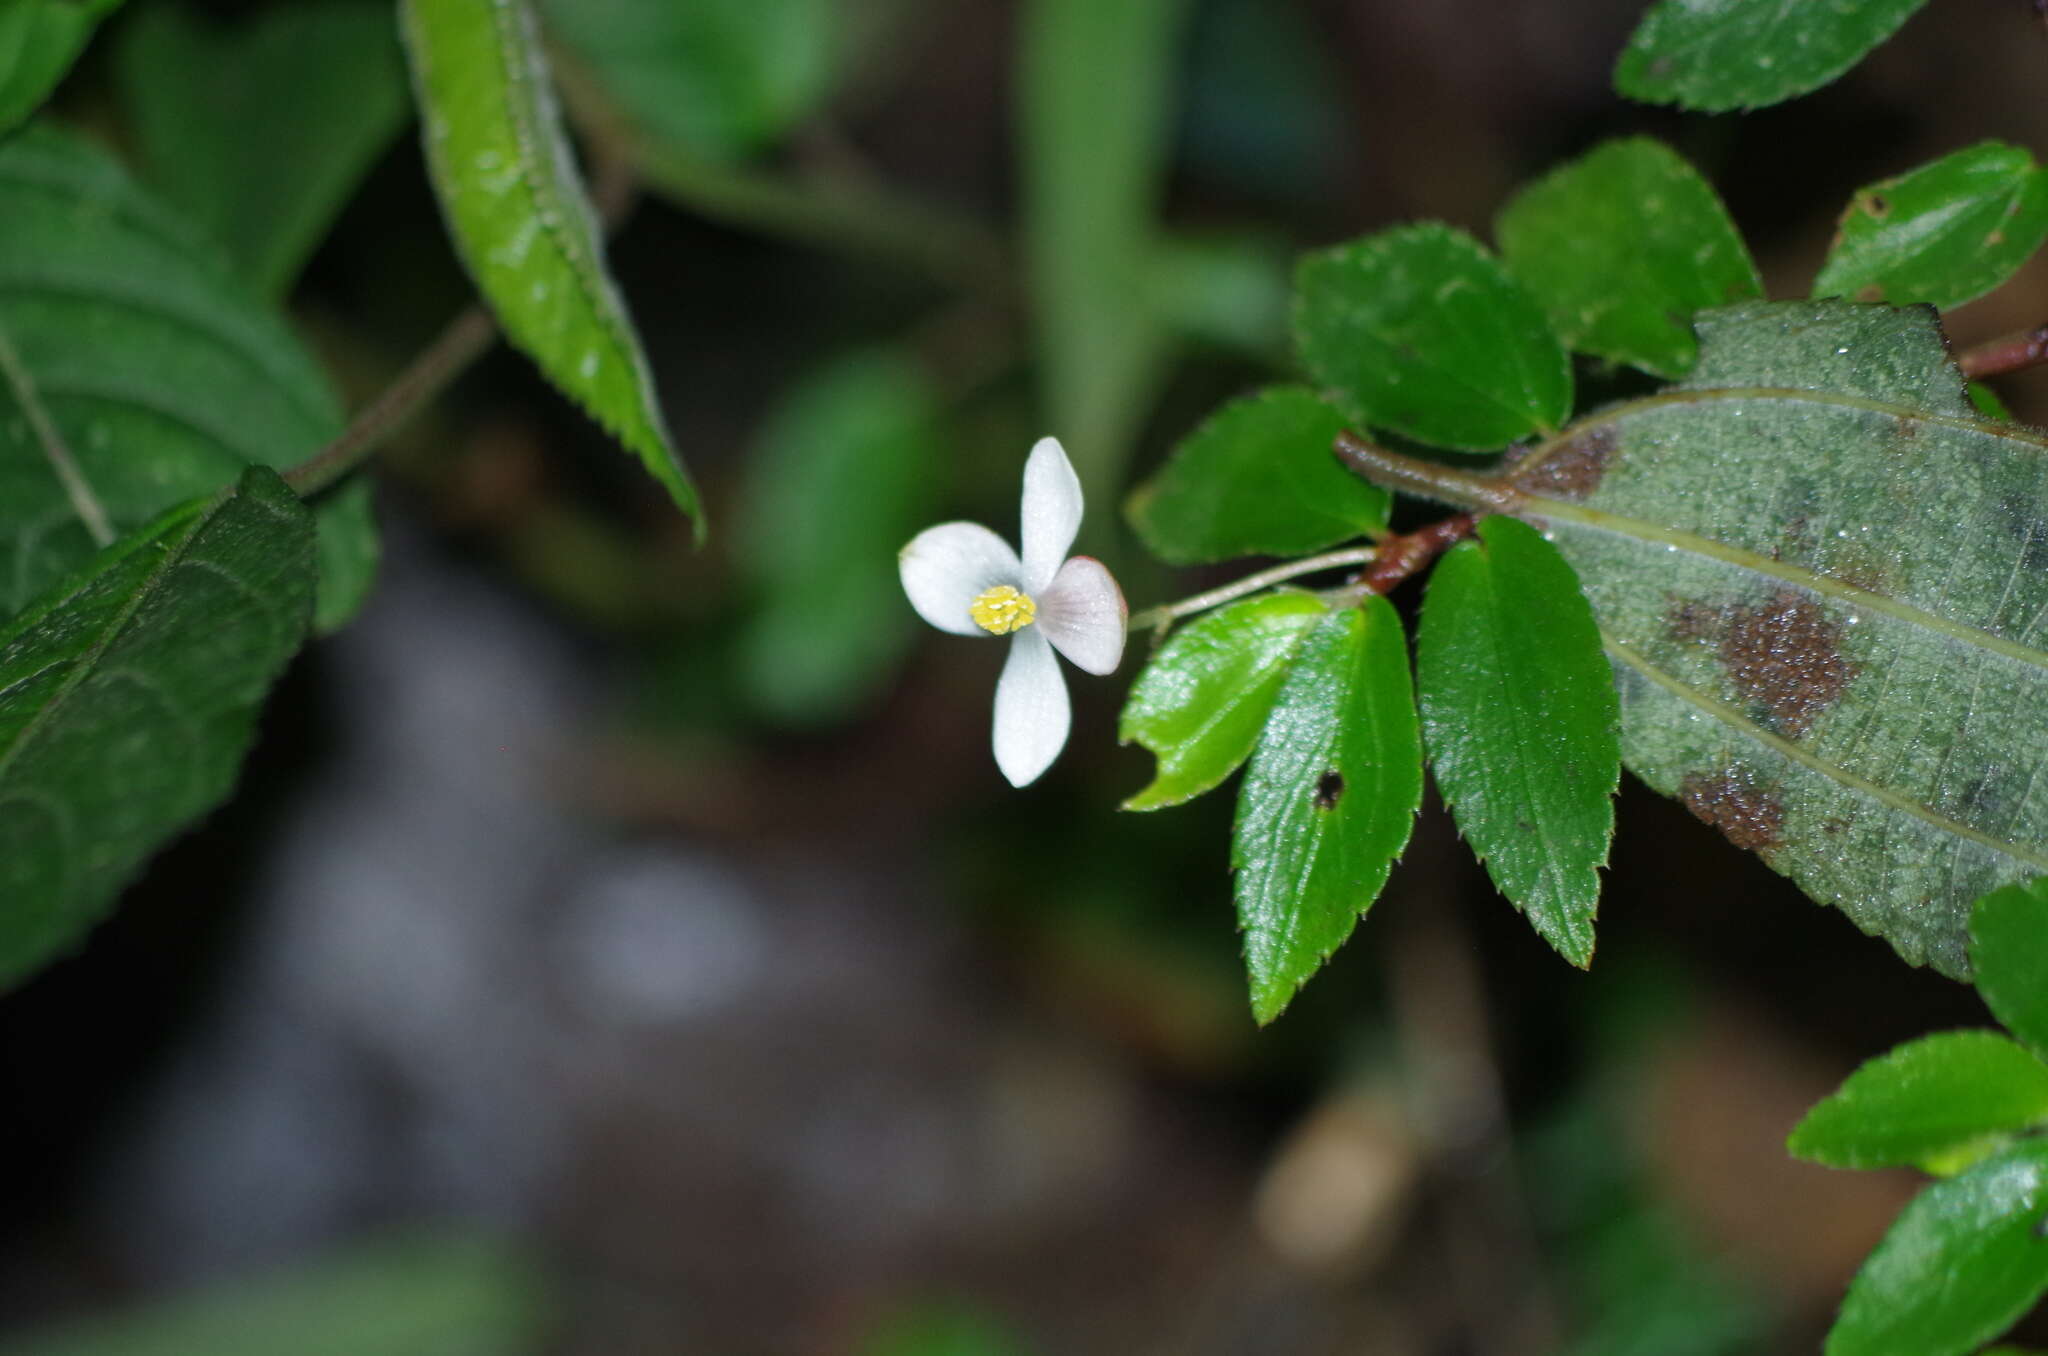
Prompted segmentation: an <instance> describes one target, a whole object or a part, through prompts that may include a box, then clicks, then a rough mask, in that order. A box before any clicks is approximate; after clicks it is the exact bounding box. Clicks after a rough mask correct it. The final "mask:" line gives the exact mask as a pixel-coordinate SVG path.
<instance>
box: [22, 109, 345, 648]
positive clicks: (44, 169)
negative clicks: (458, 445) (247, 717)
mask: <svg viewBox="0 0 2048 1356" xmlns="http://www.w3.org/2000/svg"><path fill="white" fill-rule="evenodd" d="M340 431H341V416H340V412H339V410H338V409H337V408H336V405H335V401H334V397H333V395H332V394H331V393H330V392H329V390H328V388H327V383H326V380H325V378H324V377H323V376H322V375H321V373H320V370H319V368H318V367H317V366H316V365H315V364H314V362H313V360H312V358H311V357H310V356H309V355H308V354H307V353H306V351H305V349H304V348H303V346H301V345H300V343H299V342H298V340H297V339H296V338H295V337H294V336H293V334H292V332H291V330H290V329H289V328H287V327H286V325H285V324H284V322H283V321H282V320H281V319H280V318H279V317H278V316H277V315H276V314H274V313H273V312H272V311H270V310H269V309H267V308H265V307H263V306H261V305H259V304H257V303H256V302H255V301H253V300H252V299H251V298H250V296H249V294H248V292H247V290H246V288H244V287H243V286H242V285H241V284H240V283H239V281H238V280H237V279H235V278H234V277H232V276H231V274H230V273H229V270H228V268H227V266H226V263H225V262H224V261H223V260H222V259H221V258H220V257H219V255H218V253H217V252H216V250H215V249H214V248H213V247H212V245H211V244H210V243H209V242H207V241H206V240H204V239H203V238H202V237H201V236H200V235H199V233H198V232H197V231H196V230H194V229H193V228H192V227H191V226H190V225H189V224H188V223H186V222H185V221H183V220H182V219H181V218H179V217H178V216H176V215H175V214H174V213H172V212H171V211H169V210H168V209H166V208H165V207H163V206H162V205H161V204H159V203H158V202H157V201H156V200H155V199H154V198H152V197H151V196H150V195H148V194H146V193H144V192H143V191H142V190H141V189H140V188H138V187H137V186H136V185H135V184H134V183H133V182H132V181H131V180H129V178H128V177H127V176H126V175H125V174H123V173H122V171H121V170H120V169H119V168H118V167H117V166H116V165H115V164H114V163H113V161H111V160H109V159H108V158H107V157H106V155H105V154H104V153H103V152H101V151H99V150H98V149H96V148H94V147H92V146H91V145H89V144H88V143H86V142H84V141H83V140H80V139H79V138H77V137H74V136H71V135H69V134H66V133H61V132H58V131H57V130H55V129H54V128H51V127H48V126H36V127H31V128H28V129H27V130H25V131H23V132H22V133H20V134H19V135H17V136H15V137H13V138H12V139H10V140H9V141H8V142H7V143H6V144H5V145H4V146H0V547H4V549H5V555H6V559H7V561H8V566H7V568H6V569H5V570H4V571H0V613H5V614H11V613H13V612H14V611H16V610H17V609H19V608H20V607H21V606H22V605H23V604H24V603H25V602H27V601H28V599H29V598H31V597H33V596H34V595H36V594H38V593H40V592H42V591H43V590H44V589H46V588H48V587H49V586H50V585H51V584H53V583H55V582H56V581H57V580H58V579H60V578H62V577H63V576H64V575H65V574H67V573H69V572H70V571H71V570H73V569H75V568H76V567H77V566H78V565H80V564H81V563H82V562H84V561H85V560H86V559H87V558H88V557H89V556H91V555H92V553H93V551H94V550H95V549H96V548H97V546H98V545H101V544H104V542H105V541H110V540H112V539H113V537H114V536H117V535H119V534H120V533H123V532H127V531H129V530H130V529H133V528H136V527H139V526H141V525H142V524H144V523H147V522H148V521H150V520H151V519H152V518H154V517H155V516H156V515H157V514H159V513H162V512H163V511H164V510H166V509H168V508H170V507H171V506H172V505H174V504H177V503H180V502H181V501H183V500H186V499H189V498H191V497H193V496H194V495H199V494H206V493H210V492H211V491H213V490H217V489H219V488H221V487H222V486H224V485H228V484H231V483H233V481H234V480H235V477H236V476H237V475H239V474H240V473H241V471H242V468H243V467H245V466H247V465H250V464H251V463H258V464H262V465H268V466H280V467H282V466H289V465H291V464H292V463H294V462H297V461H299V460H301V459H303V458H304V457H307V456H309V455H311V454H312V453H313V452H314V451H316V450H317V449H318V448H319V447H320V445H321V444H323V443H325V442H326V441H327V440H328V439H330V438H332V437H333V436H334V435H335V434H337V433H339V432H340ZM67 481H68V482H69V485H68V487H67ZM317 516H318V519H319V523H320V547H319V550H320V594H319V608H318V612H317V614H316V625H318V626H319V628H320V629H321V630H323V631H324V630H331V629H333V628H334V627H336V626H339V625H341V624H342V623H343V622H345V621H347V620H348V618H349V617H350V616H352V615H354V613H355V610H356V609H357V607H359V606H360V605H361V603H362V600H363V597H364V595H365V594H366V593H367V592H368V589H369V584H370V577H371V574H372V572H373V570H374V568H375V564H376V559H377V536H376V530H375V528H374V527H373V526H372V524H371V521H370V513H369V487H368V485H367V483H365V482H362V481H358V482H357V483H356V484H354V485H350V486H346V487H344V488H342V489H341V490H340V491H338V492H337V493H335V494H332V495H328V496H326V497H325V498H323V500H322V501H321V504H320V508H319V511H318V514H317ZM101 520H103V521H104V527H103V528H102V527H100V526H99V524H100V522H101Z"/></svg>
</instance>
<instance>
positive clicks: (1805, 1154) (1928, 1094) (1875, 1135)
mask: <svg viewBox="0 0 2048 1356" xmlns="http://www.w3.org/2000/svg"><path fill="white" fill-rule="evenodd" d="M2043 1122H2048V1065H2043V1064H2042V1063H2041V1061H2040V1060H2038V1059H2036V1058H2034V1056H2033V1055H2031V1054H2029V1053H2027V1051H2026V1050H2024V1049H2022V1048H2021V1047H2020V1046H2018V1045H2015V1044H2014V1043H2013V1042H2012V1041H2010V1040H2008V1039H2006V1038H2005V1037H2004V1036H2002V1035H2000V1034H1998V1033H1997V1032H1996V1031H1944V1032H1940V1033H1937V1034H1935V1035H1932V1036H1923V1037H1922V1038H1920V1039H1919V1040H1916V1041H1909V1042H1907V1043H1906V1044H1904V1045H1901V1046H1899V1047H1898V1048H1897V1049H1895V1050H1892V1051H1891V1052H1889V1053H1887V1054H1884V1055H1880V1056H1879V1057H1878V1058H1876V1059H1873V1060H1871V1061H1870V1062H1869V1063H1867V1064H1865V1065H1864V1066H1863V1067H1862V1068H1860V1069H1858V1070H1856V1072H1855V1073H1853V1074H1850V1075H1849V1078H1848V1080H1847V1081H1846V1082H1844V1083H1843V1084H1842V1086H1841V1088H1840V1090H1838V1091H1837V1092H1835V1093H1834V1095H1832V1096H1830V1097H1829V1098H1827V1099H1826V1100H1825V1101H1822V1102H1820V1103H1819V1104H1818V1105H1816V1106H1815V1107H1814V1108H1813V1110H1811V1111H1809V1112H1807V1113H1806V1118H1805V1119H1804V1120H1802V1121H1800V1122H1799V1125H1798V1128H1797V1129H1795V1130H1793V1132H1792V1135H1791V1138H1789V1139H1787V1140H1786V1141H1785V1148H1786V1151H1787V1152H1789V1153H1791V1154H1793V1155H1794V1156H1795V1157H1798V1158H1804V1159H1806V1160H1808V1161H1809V1162H1813V1163H1824V1164H1826V1165H1827V1166H1828V1167H1831V1168H1893V1167H1921V1168H1926V1169H1927V1170H1928V1171H1930V1172H1932V1171H1942V1170H1945V1169H1952V1168H1953V1167H1957V1166H1966V1164H1963V1163H1959V1162H1957V1160H1958V1159H1959V1158H1968V1157H1970V1156H1972V1155H1981V1154H1982V1153H1983V1152H1984V1151H1985V1150H1986V1149H1989V1148H1995V1147H1997V1146H1998V1145H1999V1143H2000V1141H2002V1140H2004V1139H2006V1138H2009V1137H2010V1136H2012V1135H2013V1134H2016V1133H2017V1132H2019V1131H2022V1130H2026V1129H2028V1128H2030V1127H2032V1126H2036V1125H2039V1124H2042V1123H2043Z"/></svg>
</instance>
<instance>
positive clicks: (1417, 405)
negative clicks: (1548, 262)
mask: <svg viewBox="0 0 2048 1356" xmlns="http://www.w3.org/2000/svg"><path fill="white" fill-rule="evenodd" d="M1294 338H1295V344H1296V346H1297V347H1298V348H1299V349H1300V350H1301V358H1302V362H1303V363H1304V364H1306V365H1307V367H1308V370H1309V373H1310V374H1311V375H1312V376H1314V377H1315V379H1316V381H1317V383H1318V384H1319V385H1321V386H1322V387H1323V388H1324V390H1325V393H1326V394H1327V395H1328V396H1329V398H1330V400H1331V402H1332V403H1334V404H1335V405H1336V406H1337V408H1338V409H1340V410H1342V411H1343V412H1344V413H1345V414H1346V415H1348V416H1350V418H1351V419H1352V420H1353V421H1354V422H1356V423H1359V424H1373V425H1377V426H1378V427H1381V428H1387V429H1392V430H1394V431H1395V432H1397V433H1404V434H1406V435H1407V436H1409V437H1411V438H1414V439H1416V440H1418V441H1420V442H1425V443H1430V444H1433V445H1434V446H1437V447H1459V448H1471V449H1477V450H1480V451H1487V450H1491V449H1493V448H1497V447H1504V446H1506V445H1507V444H1508V443H1511V442H1513V441H1514V440H1515V439H1517V438H1524V437H1527V436H1528V435H1529V434H1532V433H1540V432H1545V431H1547V430H1550V429H1554V428H1556V427H1557V426H1558V425H1559V424H1561V423H1563V422H1564V420H1565V417H1566V416H1567V415H1569V414H1570V413H1571V408H1572V366H1571V358H1570V355H1568V354H1567V353H1566V352H1565V350H1564V347H1563V345H1561V344H1560V343H1558V341H1557V336H1556V335H1554V334H1552V333H1551V330H1550V325H1549V322H1548V321H1546V320H1545V319H1544V317H1543V311H1542V309H1541V308H1539V307H1538V306H1537V305H1536V303H1535V301H1534V300H1532V299H1531V298H1530V296H1529V294H1528V293H1526V292H1524V291H1523V290H1522V286H1521V284H1519V283H1517V282H1516V281H1515V280H1514V279H1513V278H1511V277H1509V276H1508V274H1507V270H1505V269H1503V268H1502V267H1501V266H1500V262H1499V261H1498V260H1496V259H1495V258H1494V257H1493V256H1492V255H1491V254H1488V253H1487V252H1486V250H1485V248H1484V247H1483V246H1481V245H1480V244H1479V242H1478V241H1476V240H1474V239H1472V237H1470V236H1468V235H1466V234H1465V233H1464V232H1462V231H1456V230H1453V229H1451V228H1450V227H1448V226H1440V225H1434V224H1427V223H1425V224H1423V225H1419V226H1404V227H1400V228H1398V229H1396V230H1391V231H1383V232H1381V233H1380V234H1379V235H1374V236H1367V237H1365V238H1364V239H1361V240H1354V241H1352V242H1351V243H1350V244H1347V245H1339V246H1336V247H1335V248H1333V249H1327V250H1323V251H1322V252H1320V253H1317V254H1311V255H1308V256H1306V257H1304V258H1303V259H1302V261H1301V266H1300V268H1299V269H1298V270H1297V271H1296V273H1295V280H1294Z"/></svg>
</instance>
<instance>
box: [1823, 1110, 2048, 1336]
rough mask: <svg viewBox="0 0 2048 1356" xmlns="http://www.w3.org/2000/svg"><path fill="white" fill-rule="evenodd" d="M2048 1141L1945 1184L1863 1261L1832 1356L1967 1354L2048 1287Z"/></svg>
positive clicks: (1903, 1215) (1905, 1214)
mask: <svg viewBox="0 0 2048 1356" xmlns="http://www.w3.org/2000/svg"><path fill="white" fill-rule="evenodd" d="M2044 1213H2048V1140H2038V1139H2036V1140H2029V1141H2027V1142H2025V1143H2022V1144H2017V1145H2014V1146H2013V1147H2012V1148H2010V1149H2007V1150H2006V1151H2005V1152H2004V1153H2001V1154H1999V1155H1998V1156H1997V1157H1995V1158H1990V1159H1986V1160H1985V1161H1984V1162H1982V1163H1979V1164H1978V1165H1977V1166H1976V1167H1974V1168H1972V1169H1970V1170H1969V1171H1968V1172H1966V1173H1963V1174H1962V1175H1960V1176H1957V1177H1951V1178H1948V1179H1947V1180H1945V1181H1940V1182H1936V1183H1935V1184H1934V1185H1933V1186H1930V1187H1928V1188H1927V1190H1925V1191H1923V1192H1921V1193H1920V1194H1919V1195H1918V1196H1917V1197H1915V1198H1914V1200H1913V1203H1912V1204H1911V1205H1908V1206H1907V1207H1906V1208H1905V1209H1904V1210H1903V1211H1901V1212H1900V1214H1899V1217H1898V1219H1897V1220H1895V1221H1894V1222H1893V1223H1892V1227H1891V1230H1890V1232H1888V1233H1887V1234H1886V1235H1885V1236H1884V1242H1882V1243H1880V1244H1878V1245H1877V1250H1876V1251H1875V1252H1873V1253H1871V1254H1870V1256H1869V1258H1868V1259H1866V1260H1865V1261H1864V1263H1863V1269H1862V1270H1860V1271H1858V1272H1857V1273H1856V1279H1855V1280H1854V1281H1853V1282H1851V1284H1850V1286H1849V1295H1848V1298H1847V1299H1845V1300H1843V1302H1842V1313H1841V1316H1840V1317H1839V1318H1838V1319H1836V1320H1835V1326H1834V1328H1833V1330H1832V1331H1830V1332H1829V1333H1828V1340H1827V1348H1826V1351H1827V1356H1893V1353H1897V1352H1911V1353H1913V1356H1961V1353H1964V1352H1968V1351H1974V1350H1975V1349H1976V1348H1977V1346H1978V1345H1979V1344H1981V1343H1982V1342H1984V1341H1986V1340H1987V1339H1989V1338H1991V1337H1995V1336H1996V1335H1997V1334H1999V1333H2000V1332H2003V1331H2004V1330H2005V1329H2006V1328H2007V1327H2008V1326H2010V1325H2011V1324H2012V1322H2013V1321H2014V1320H2015V1319H2017V1318H2019V1316H2020V1315H2021V1314H2023V1313H2025V1312H2026V1311H2027V1310H2028V1309H2029V1308H2031V1307H2032V1306H2033V1304H2034V1301H2035V1300H2037V1299H2039V1298H2040V1295H2041V1292H2042V1290H2044V1289H2048V1245H2044V1244H2043V1242H2042V1239H2041V1222H2042V1219H2043V1216H2044Z"/></svg>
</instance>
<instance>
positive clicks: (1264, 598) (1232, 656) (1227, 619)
mask: <svg viewBox="0 0 2048 1356" xmlns="http://www.w3.org/2000/svg"><path fill="white" fill-rule="evenodd" d="M1329 610H1330V609H1329V606H1328V605H1327V604H1325V603H1324V602H1323V601H1322V600H1321V599H1320V598H1317V597H1316V596H1315V595H1314V594H1312V593H1304V592H1301V591H1299V590H1296V589H1281V590H1278V591H1276V592H1273V593H1266V594H1261V595H1259V596H1258V597H1256V598H1247V599H1246V600H1245V601H1243V602H1241V603H1233V604H1231V605H1230V606H1229V607H1226V608H1222V609H1220V610H1219V611H1216V612H1211V613H1210V614H1208V615H1207V616H1205V617H1200V618H1197V619H1196V620H1194V621H1191V622H1189V623H1188V624H1187V625H1186V626H1183V627H1182V628H1181V629H1180V630H1178V631H1176V632H1174V634H1173V637H1172V638H1171V639H1169V640H1168V641H1167V642H1166V644H1164V645H1162V646H1161V647H1160V648H1159V651H1158V652H1157V653H1156V654H1154V655H1153V656H1152V659H1151V662H1149V663H1147V664H1146V665H1145V669H1144V672H1142V673H1140V674H1139V675H1138V681H1137V682H1135V683H1133V684H1132V685H1131V695H1130V699H1129V700H1128V701H1126V702H1125V703H1124V712H1123V718H1122V720H1121V721H1120V722H1119V724H1118V726H1117V738H1118V739H1120V740H1121V741H1122V742H1123V743H1126V744H1132V743H1136V744H1141V745H1143V746H1144V747H1145V748H1147V749H1150V750H1151V751H1152V752H1153V754H1155V755H1156V756H1157V757H1158V759H1159V771H1158V775H1157V776H1155V777H1154V778H1153V779H1152V784H1151V785H1150V786H1148V787H1146V788H1145V789H1144V790H1142V791H1140V792H1139V793H1138V794H1137V795H1135V796H1132V797H1131V798H1130V799H1129V800H1127V801H1125V802H1124V808H1125V809H1126V810H1157V809H1160V808H1161V807H1163V806H1167V805H1179V804H1181V803H1182V802H1184V801H1190V800H1193V799H1194V798H1195V797H1196V796H1199V795H1201V794H1202V793H1203V792H1204V791H1207V790H1209V789H1210V788H1212V787H1214V786H1217V785H1220V784H1221V783H1222V781H1223V779H1224V778H1225V777H1228V776H1229V775H1230V774H1231V773H1233V772H1235V771H1237V766H1238V764H1240V763H1242V762H1243V761H1244V760H1245V759H1246V758H1247V757H1249V756H1250V755H1251V751H1252V746H1253V745H1255V744H1256V743H1258V740H1259V732H1260V731H1261V730H1262V729H1264V728H1265V724H1266V717H1267V715H1268V713H1270V712H1271V711H1272V709H1273V701H1274V698H1276V697H1277V696H1279V694H1280V684H1281V683H1282V682H1283V681H1284V680H1285V679H1286V677H1287V671H1288V669H1289V668H1290V667H1291V666H1292V665H1293V662H1294V656H1295V653H1296V651H1298V650H1299V649H1300V648H1301V642H1302V638H1303V637H1304V636H1305V635H1307V633H1308V631H1309V628H1310V627H1312V626H1314V625H1315V623H1316V622H1318V621H1320V620H1321V619H1322V618H1323V617H1325V616H1327V615H1328V613H1329Z"/></svg>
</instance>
